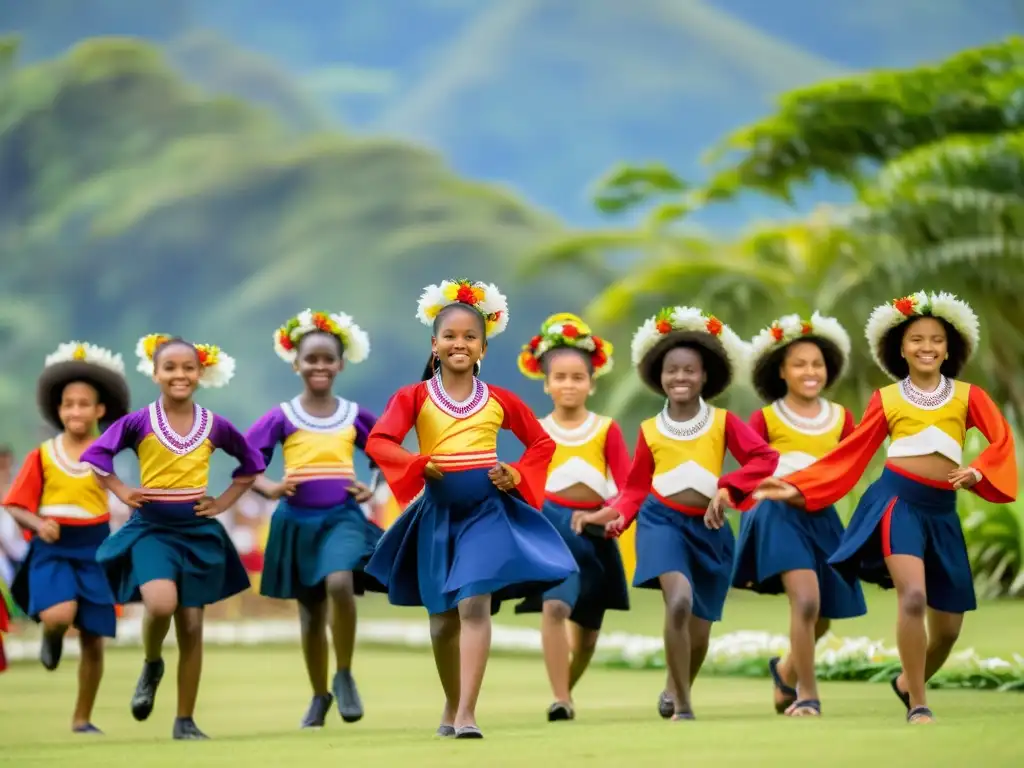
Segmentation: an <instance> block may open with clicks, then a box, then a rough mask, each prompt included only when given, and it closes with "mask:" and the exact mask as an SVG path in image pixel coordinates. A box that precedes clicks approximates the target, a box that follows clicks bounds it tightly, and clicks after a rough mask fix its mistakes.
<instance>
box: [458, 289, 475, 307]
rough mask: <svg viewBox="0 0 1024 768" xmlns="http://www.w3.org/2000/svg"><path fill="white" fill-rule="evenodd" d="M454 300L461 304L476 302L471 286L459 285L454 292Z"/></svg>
mask: <svg viewBox="0 0 1024 768" xmlns="http://www.w3.org/2000/svg"><path fill="white" fill-rule="evenodd" d="M455 300H456V301H460V302H462V303H463V304H476V300H477V299H476V292H475V291H474V290H473V286H471V285H460V286H459V290H458V293H456V294H455Z"/></svg>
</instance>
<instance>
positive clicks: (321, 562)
mask: <svg viewBox="0 0 1024 768" xmlns="http://www.w3.org/2000/svg"><path fill="white" fill-rule="evenodd" d="M383 533H384V531H382V530H381V529H380V528H378V527H377V526H376V525H374V524H373V523H372V522H370V521H369V520H367V519H366V515H364V514H363V510H362V509H360V508H359V505H358V504H357V503H356V502H355V500H353V499H351V498H350V499H348V500H347V501H346V502H345V503H344V504H340V505H338V506H336V507H327V508H326V509H313V508H309V507H297V506H293V505H292V504H291V502H290V501H289V500H288V499H282V500H281V503H280V504H278V505H277V509H276V510H274V515H273V517H271V518H270V534H269V536H268V538H267V548H266V552H265V553H264V561H263V562H264V565H263V575H262V577H261V578H260V594H262V595H265V596H266V597H276V598H279V599H284V600H290V599H297V600H322V599H323V598H324V597H325V596H326V587H325V584H324V581H325V580H326V579H327V576H328V575H329V574H332V573H338V572H340V571H351V572H352V576H353V583H354V585H355V589H356V594H360V595H361V594H363V593H364V592H365V591H366V590H371V591H374V592H385V591H387V590H385V589H384V587H383V585H381V584H380V583H379V582H378V581H377V580H376V579H374V578H372V577H370V576H367V575H366V574H365V573H364V572H363V569H364V568H365V567H366V564H367V563H368V562H369V561H370V555H372V554H373V550H374V547H376V546H377V542H378V541H380V537H381V535H383Z"/></svg>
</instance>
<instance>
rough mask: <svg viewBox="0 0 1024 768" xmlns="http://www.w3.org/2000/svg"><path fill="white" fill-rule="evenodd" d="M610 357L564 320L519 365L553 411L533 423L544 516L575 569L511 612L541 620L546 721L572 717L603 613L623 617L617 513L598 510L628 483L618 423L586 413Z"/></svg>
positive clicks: (549, 327)
mask: <svg viewBox="0 0 1024 768" xmlns="http://www.w3.org/2000/svg"><path fill="white" fill-rule="evenodd" d="M612 351H613V350H612V345H611V344H610V343H608V342H607V341H605V340H604V339H601V338H599V337H598V336H595V335H593V333H591V331H590V328H589V327H588V326H587V324H586V323H584V322H583V321H582V320H581V319H580V318H578V317H576V315H572V314H569V313H562V314H557V315H552V316H551V317H549V318H548V319H547V320H546V321H545V322H544V324H543V325H542V326H541V329H540V333H539V334H538V335H537V336H534V337H533V339H531V340H530V343H529V344H526V345H525V346H524V347H523V350H522V352H521V353H520V355H519V361H518V362H519V370H520V372H521V373H522V374H523V375H524V376H526V377H528V378H531V379H540V380H543V381H544V391H545V392H547V393H548V394H550V395H551V400H552V402H553V404H554V410H553V411H552V412H551V413H550V414H549V415H548V416H547V417H546V418H544V419H542V420H541V422H540V423H541V425H542V426H543V427H544V429H545V430H546V431H547V433H548V434H549V435H551V439H552V440H554V441H555V446H556V447H555V456H554V458H553V459H552V460H551V464H550V466H549V467H548V478H547V484H546V486H545V501H544V507H543V508H542V510H541V511H542V512H543V513H544V516H545V517H547V519H548V520H550V521H551V524H552V525H554V526H555V528H556V529H558V532H559V533H560V534H561V535H562V539H563V540H564V541H565V543H566V545H568V547H569V550H570V551H571V552H572V554H573V557H574V558H576V564H577V565H578V566H579V569H580V572H579V575H578V576H576V575H574V576H571V577H570V578H568V579H566V580H565V581H564V582H562V583H561V584H559V585H558V586H557V587H554V588H553V589H549V590H548V591H547V592H545V593H544V594H543V595H535V596H533V597H531V598H529V599H528V600H524V601H523V602H522V603H521V604H519V605H518V606H516V613H536V612H541V614H542V616H541V638H542V641H543V646H544V663H545V665H546V667H547V671H548V679H549V680H550V682H551V690H552V692H553V693H554V696H555V702H554V703H553V704H552V705H551V706H550V707H549V708H548V720H549V721H552V722H554V721H558V720H572V719H574V718H575V716H576V713H575V709H574V708H573V703H572V696H571V692H572V690H573V688H574V687H575V685H576V683H577V682H579V679H580V677H582V675H583V673H584V672H585V671H586V669H587V665H588V664H589V663H590V659H591V658H592V657H593V655H594V650H595V648H596V647H597V638H598V635H599V634H600V631H601V624H602V622H603V620H604V614H605V611H608V610H613V611H628V610H629V589H628V587H627V585H626V573H625V570H624V569H623V567H622V555H621V554H620V553H619V547H618V543H617V542H615V541H610V540H608V539H607V538H605V535H604V525H605V523H607V522H608V521H609V520H613V519H614V518H615V513H614V511H612V510H609V509H604V510H602V507H604V505H605V503H606V502H607V500H608V499H610V498H611V497H612V496H614V495H615V494H616V493H617V492H618V489H619V488H620V487H622V486H623V485H624V484H625V480H626V473H627V472H628V471H629V451H628V449H627V448H626V441H625V440H623V438H622V430H620V429H619V425H618V424H616V423H615V422H614V421H612V420H611V419H609V418H608V417H606V416H598V415H597V414H596V413H591V412H590V411H588V410H587V397H589V396H590V394H591V393H592V392H593V388H594V381H595V380H596V379H597V378H598V377H600V376H603V375H604V374H606V373H608V371H610V370H611V368H612ZM570 622H571V627H572V633H571V643H570V634H569V632H568V631H567V630H568V627H567V626H566V625H567V624H568V623H570Z"/></svg>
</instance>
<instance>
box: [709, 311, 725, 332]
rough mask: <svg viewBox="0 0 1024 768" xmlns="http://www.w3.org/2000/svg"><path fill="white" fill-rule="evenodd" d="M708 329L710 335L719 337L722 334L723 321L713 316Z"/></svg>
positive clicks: (710, 318)
mask: <svg viewBox="0 0 1024 768" xmlns="http://www.w3.org/2000/svg"><path fill="white" fill-rule="evenodd" d="M707 329H708V333H710V334H711V335H712V336H717V335H718V334H720V333H721V332H722V321H721V320H719V319H718V318H717V317H715V316H714V315H711V317H709V318H708V322H707Z"/></svg>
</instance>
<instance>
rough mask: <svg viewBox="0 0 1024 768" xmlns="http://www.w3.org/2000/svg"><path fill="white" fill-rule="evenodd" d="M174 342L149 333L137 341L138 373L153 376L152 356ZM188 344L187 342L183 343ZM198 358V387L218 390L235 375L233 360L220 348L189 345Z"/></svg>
mask: <svg viewBox="0 0 1024 768" xmlns="http://www.w3.org/2000/svg"><path fill="white" fill-rule="evenodd" d="M169 341H174V337H173V336H169V335H167V334H166V333H151V334H149V335H148V336H143V337H142V338H141V339H139V343H138V344H136V345H135V354H136V355H138V357H139V365H138V371H139V372H140V373H144V374H146V375H147V376H152V375H153V370H154V369H153V354H154V353H155V352H156V350H157V348H158V347H159V346H160V345H161V344H166V343H167V342H169ZM183 343H185V344H189V342H187V341H186V342H183ZM190 346H192V347H194V348H195V350H196V354H197V355H198V357H199V368H200V372H199V386H201V387H210V388H214V389H217V388H220V387H223V386H226V385H227V383H228V382H229V381H231V379H232V377H233V376H234V375H235V358H233V357H231V356H230V355H228V354H225V353H224V352H223V351H222V350H221V348H220V347H217V346H214V345H213V344H191V345H190Z"/></svg>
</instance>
